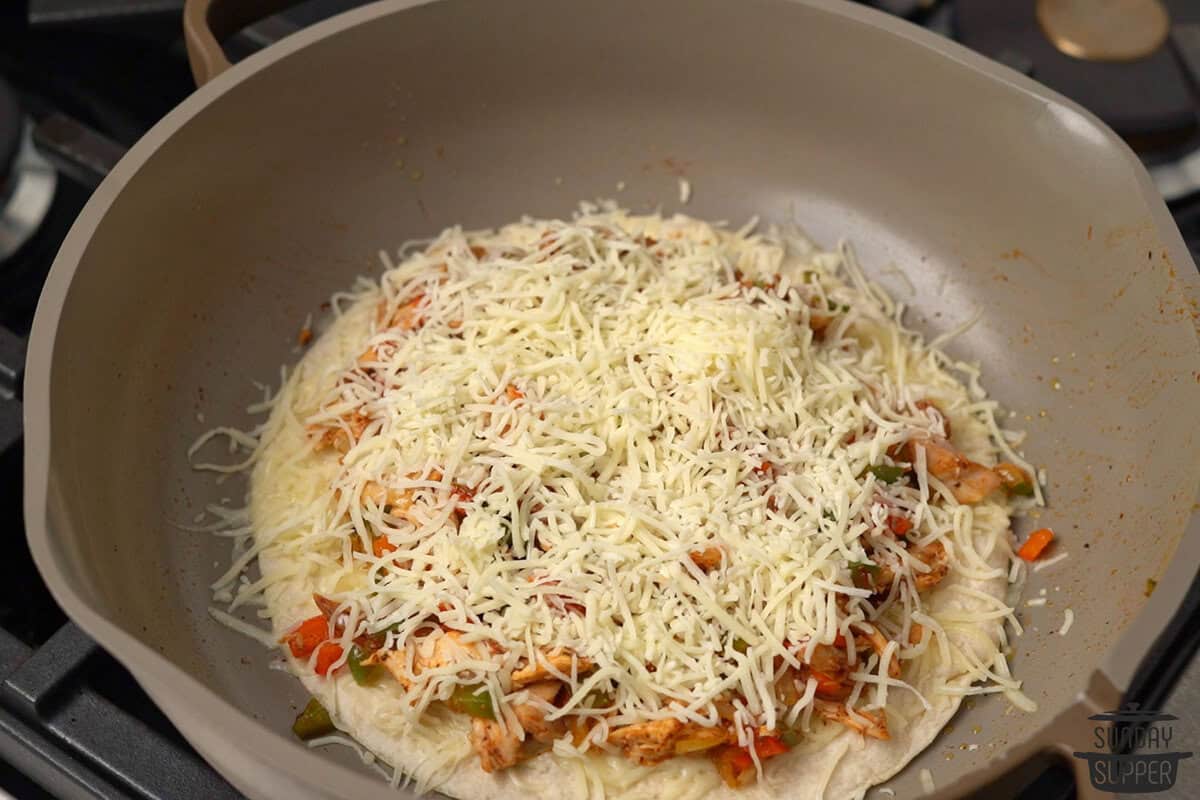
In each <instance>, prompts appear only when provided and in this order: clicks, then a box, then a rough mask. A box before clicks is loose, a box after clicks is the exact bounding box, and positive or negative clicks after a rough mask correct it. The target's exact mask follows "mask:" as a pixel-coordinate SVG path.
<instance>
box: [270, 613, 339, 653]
mask: <svg viewBox="0 0 1200 800" xmlns="http://www.w3.org/2000/svg"><path fill="white" fill-rule="evenodd" d="M328 638H329V622H328V620H326V619H325V617H324V616H322V615H320V614H318V615H317V616H315V617H309V618H308V619H306V620H304V621H303V622H301V623H300V624H299V625H297V626H296V627H295V628H293V629H292V630H291V631H289V632H288V633H287V635H285V636H284V637H283V639H281V640H280V641H281V642H283V643H284V644H286V645H287V646H288V647H289V648H290V649H291V651H292V655H293V656H295V657H296V658H308V657H309V656H310V655H312V652H313V650H316V649H317V645H319V644H321V642H323V641H325V640H326V639H328Z"/></svg>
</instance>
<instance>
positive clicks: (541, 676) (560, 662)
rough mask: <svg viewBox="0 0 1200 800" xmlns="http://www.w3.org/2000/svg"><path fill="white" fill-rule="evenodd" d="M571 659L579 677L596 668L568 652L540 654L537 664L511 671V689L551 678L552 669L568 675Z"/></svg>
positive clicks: (525, 665) (527, 664) (589, 662)
mask: <svg viewBox="0 0 1200 800" xmlns="http://www.w3.org/2000/svg"><path fill="white" fill-rule="evenodd" d="M572 659H574V661H575V665H576V672H577V674H579V675H583V674H584V673H587V672H591V671H592V670H593V669H595V668H596V665H595V664H593V663H592V662H591V661H588V660H587V659H586V658H583V657H581V656H577V655H575V654H574V653H571V652H570V651H568V650H556V651H554V652H552V653H546V652H542V653H539V654H538V657H537V663H535V664H529V663H526V664H524V665H522V666H520V667H518V668H517V669H515V670H513V674H512V688H514V689H520V688H521V687H522V686H528V685H529V684H531V683H536V682H538V681H544V680H546V679H547V678H553V677H554V675H553V674H552V673H551V672H550V668H553V669H554V670H555V671H556V672H558V673H560V674H566V675H570V674H571V662H572ZM547 663H548V664H549V668H548V667H547Z"/></svg>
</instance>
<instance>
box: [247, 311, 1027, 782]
mask: <svg viewBox="0 0 1200 800" xmlns="http://www.w3.org/2000/svg"><path fill="white" fill-rule="evenodd" d="M378 297H379V295H378V294H374V293H367V294H365V295H363V296H362V297H360V298H359V299H358V301H357V302H355V303H354V305H353V306H352V307H351V308H350V309H348V310H347V311H346V312H345V313H344V314H343V315H342V316H341V317H340V318H339V319H337V320H336V322H335V323H334V324H333V325H332V326H331V327H330V329H329V330H328V331H326V332H325V333H324V334H323V335H322V336H321V337H320V339H319V340H318V341H317V342H316V344H315V345H314V346H313V347H312V349H311V350H310V351H309V352H308V353H307V354H306V355H305V357H304V358H303V360H302V361H301V362H300V364H299V365H298V366H297V369H296V371H295V372H294V373H293V375H292V377H291V379H290V380H289V381H288V383H287V385H286V386H285V387H284V389H283V391H282V392H281V394H280V397H279V399H278V401H277V404H276V406H275V408H274V410H273V413H272V417H271V419H270V421H269V423H268V426H267V431H266V433H265V435H264V438H263V443H262V446H261V449H260V453H259V459H258V462H257V465H256V467H255V470H254V473H253V476H252V481H251V489H252V492H251V496H252V505H251V516H252V520H251V521H252V524H253V526H254V529H255V531H256V536H257V537H258V539H259V544H260V545H261V546H264V549H263V550H262V552H261V554H260V557H259V568H260V570H261V573H262V576H263V578H264V579H265V580H266V581H268V582H269V583H271V585H270V587H269V588H268V589H267V591H266V593H265V600H266V603H267V610H268V612H269V614H270V616H271V618H272V622H273V628H274V633H275V634H276V636H281V635H282V634H283V633H285V632H286V631H287V630H288V629H289V628H291V627H292V626H293V625H295V623H296V622H298V621H299V620H301V619H304V618H306V617H309V616H311V615H312V614H313V612H314V608H313V604H312V594H313V592H331V591H334V590H345V589H348V588H350V587H347V586H345V585H338V586H334V585H331V583H330V580H329V576H327V575H323V574H322V572H321V570H320V568H319V566H318V565H317V564H316V563H315V562H313V561H308V560H304V559H297V558H296V557H295V556H291V557H289V556H288V555H287V554H286V553H283V552H280V550H279V549H276V548H273V547H272V546H271V543H270V542H268V541H267V540H266V538H265V537H270V538H271V539H272V540H277V539H276V537H279V536H281V537H287V536H288V535H289V533H293V531H289V530H288V529H287V528H288V524H289V521H292V520H293V518H294V517H295V513H296V509H297V508H299V507H302V506H303V505H304V504H305V503H307V502H308V501H309V500H310V498H311V497H313V496H314V495H313V494H312V493H313V492H315V491H319V490H320V488H321V487H322V486H324V487H328V485H329V482H330V480H331V479H332V477H333V474H334V470H335V469H336V464H334V463H332V462H333V461H334V460H333V459H329V458H324V457H319V456H314V455H313V454H312V453H311V442H310V440H309V438H308V436H307V434H306V432H305V430H304V426H303V422H302V420H303V419H304V417H305V416H306V415H307V414H309V413H311V412H312V411H313V410H314V403H315V402H316V400H315V399H316V398H317V397H318V396H319V395H320V394H321V393H322V392H323V391H324V390H325V388H326V387H327V386H328V385H329V382H330V381H331V380H333V379H334V376H336V375H337V374H338V373H339V372H340V371H341V370H342V369H344V368H345V366H346V365H347V364H348V363H351V362H352V361H353V360H354V358H355V357H356V356H357V355H358V353H359V352H360V351H361V350H362V342H363V341H365V340H366V338H367V335H368V330H369V327H370V321H371V315H372V314H373V313H374V310H375V306H376V304H377V302H378ZM963 391H964V394H965V390H963ZM952 422H953V426H954V430H955V439H956V443H957V444H959V446H960V447H962V448H963V449H964V450H965V451H966V453H967V454H968V455H971V456H974V457H976V458H982V457H983V456H984V454H985V453H986V452H987V450H988V444H987V442H988V433H987V430H986V428H985V426H984V425H983V424H982V423H981V422H979V421H977V420H974V419H972V418H969V417H961V418H954V419H953V420H952ZM989 510H990V511H991V512H993V513H990V514H989V513H988V511H989ZM975 511H976V516H977V520H978V519H979V518H983V519H984V520H985V522H986V521H990V522H994V523H995V524H997V525H1003V526H1005V527H1007V516H1006V514H1005V512H1004V510H1003V509H1002V508H1001V507H999V506H996V507H992V508H990V509H989V507H988V505H987V504H981V505H980V506H977V507H976V509H975ZM976 524H977V525H979V524H980V523H979V522H977V523H976ZM281 531H282V532H281ZM1005 541H1008V539H1005ZM1008 555H1009V553H1008V548H996V550H995V551H994V552H992V553H991V554H990V555H989V565H990V566H995V567H1001V568H1003V567H1005V566H1006V562H1007V559H1008ZM956 584H957V585H960V586H963V587H969V588H971V589H975V590H977V591H979V592H982V593H983V594H985V595H987V596H989V597H994V598H998V599H1001V600H1002V599H1003V598H1004V597H1005V594H1006V592H1007V590H1008V583H1007V581H1006V579H1005V578H1003V577H999V578H995V579H992V580H986V581H982V580H974V579H969V578H965V577H963V576H962V575H960V574H958V573H957V572H955V571H952V572H951V574H950V576H949V577H948V578H947V579H946V580H945V581H943V582H942V584H940V585H939V587H938V588H937V589H936V590H934V591H933V592H931V593H929V595H927V597H926V607H927V610H928V611H929V612H930V613H931V615H932V616H934V617H935V618H936V617H937V616H938V613H939V612H941V611H945V610H950V609H954V610H956V611H959V612H966V613H969V612H973V611H980V610H983V609H985V608H988V607H989V605H988V603H986V602H985V601H984V600H981V599H977V598H972V597H970V596H969V595H968V594H967V593H963V592H955V591H953V590H952V587H953V586H954V585H956ZM949 636H950V638H951V639H952V640H953V641H954V642H955V643H956V644H957V645H958V646H959V647H962V648H964V649H968V648H969V649H970V650H971V651H972V652H974V654H975V660H976V661H977V662H982V663H986V664H989V665H990V663H991V660H992V656H993V654H994V653H995V652H996V651H997V649H998V648H999V643H1000V639H1001V636H1002V622H998V621H989V622H983V623H972V624H971V625H970V626H959V627H956V628H954V629H952V630H950V632H949ZM936 649H937V648H936V647H935V646H934V645H932V644H931V646H930V648H929V652H928V653H927V655H926V658H924V659H922V660H918V661H916V662H912V663H915V664H917V665H918V667H917V669H918V671H919V673H920V674H919V675H918V676H917V677H916V678H912V677H911V676H909V675H906V678H908V679H910V680H911V681H912V682H913V683H914V686H915V688H916V689H918V690H919V691H920V692H921V694H922V695H923V696H924V697H925V698H926V699H927V700H928V702H929V703H930V706H931V707H930V708H929V709H928V710H925V711H922V706H921V705H920V703H919V701H918V700H917V699H916V698H915V697H914V695H913V694H912V693H911V692H908V691H906V690H904V689H900V688H897V687H893V688H891V689H890V690H889V701H888V709H889V723H890V726H891V733H892V738H891V739H890V740H889V741H879V740H876V739H865V738H864V737H862V736H860V735H859V734H857V733H854V732H852V731H850V730H848V729H844V728H841V726H837V727H836V728H835V729H830V728H828V727H827V728H826V731H825V737H826V738H828V741H826V742H824V743H823V745H821V746H819V747H817V748H816V749H815V750H812V751H811V752H805V747H804V746H803V745H802V746H801V747H799V748H797V749H796V750H793V751H791V752H789V753H787V754H784V755H782V756H779V757H776V758H774V759H771V760H770V761H769V762H767V763H766V764H765V765H764V769H765V781H763V782H761V783H758V784H755V785H752V786H749V787H745V788H741V789H730V788H729V787H727V786H725V785H724V784H723V783H722V782H721V780H720V779H719V777H718V776H717V773H716V770H714V769H713V768H712V765H711V763H710V762H709V761H708V760H707V759H706V758H704V757H702V756H700V757H680V758H674V759H671V760H669V761H667V762H665V763H663V764H659V765H657V766H654V767H639V766H637V765H635V764H633V763H632V762H629V761H627V760H626V759H624V758H622V757H620V756H616V755H608V754H600V755H589V756H586V757H583V758H579V757H570V756H560V755H558V754H557V753H553V752H552V753H546V754H543V755H541V756H538V757H537V758H534V759H532V760H530V761H528V762H525V763H524V764H521V765H519V766H517V767H515V768H513V769H510V770H507V771H504V772H500V773H495V774H488V773H485V772H484V771H483V770H482V769H481V768H480V767H479V761H478V758H477V757H476V756H475V755H474V753H473V752H472V751H471V748H470V745H469V744H468V741H467V735H466V734H467V730H468V729H469V723H468V720H467V718H466V717H463V716H462V715H456V714H452V713H449V712H446V711H444V710H437V709H436V708H435V710H433V711H431V712H430V714H429V715H427V717H426V718H425V719H423V720H422V722H421V724H420V725H417V726H411V725H406V724H405V722H404V718H403V716H402V713H401V699H400V698H401V692H400V691H399V688H398V687H397V686H395V685H393V684H392V683H391V682H390V681H386V680H384V681H380V682H379V684H378V685H376V686H370V687H364V686H359V685H357V684H356V683H355V682H354V680H353V679H352V678H351V677H350V676H349V675H347V674H345V673H346V671H345V670H342V671H341V673H340V674H337V675H336V676H334V677H331V678H321V677H318V676H316V675H315V674H313V673H312V672H311V671H309V670H308V668H307V666H306V665H305V664H303V663H299V662H296V661H294V660H291V659H290V656H289V660H290V661H291V668H292V671H293V672H294V673H295V674H296V675H297V676H298V677H299V678H300V679H301V681H303V683H304V685H305V687H306V688H307V689H308V690H309V692H311V693H312V694H313V696H315V697H316V698H317V699H318V700H320V701H321V703H322V704H323V705H324V706H325V707H326V708H327V709H328V710H329V711H330V713H331V715H332V717H333V719H334V720H335V722H336V724H337V726H338V728H339V729H340V730H342V731H344V732H345V733H347V734H349V735H350V736H351V737H353V738H354V739H356V740H357V741H358V742H359V743H360V744H362V745H363V746H364V747H366V748H367V749H368V750H370V751H371V752H372V753H374V754H375V755H376V756H377V757H379V758H381V759H382V760H383V761H386V762H387V763H388V764H391V765H392V766H393V767H395V768H396V769H397V770H398V771H399V772H401V773H403V774H404V775H406V776H411V777H412V778H413V779H414V780H415V781H416V785H417V787H418V788H429V789H434V790H438V791H441V792H444V793H445V794H448V795H451V796H453V797H458V798H462V799H463V800H485V799H486V800H527V798H528V797H529V796H530V795H531V794H538V795H546V796H554V797H561V798H564V800H568V799H573V798H581V799H582V798H589V797H594V796H597V790H598V789H602V790H603V793H604V794H603V796H607V797H610V798H654V797H669V798H689V797H696V798H699V797H704V798H714V799H717V798H720V799H725V798H728V800H734V799H735V798H736V799H737V800H759V799H760V798H771V797H787V796H792V797H803V798H822V797H823V798H826V800H840V799H841V798H848V797H856V796H861V795H862V793H863V792H864V791H865V790H866V789H868V788H870V787H871V786H873V785H875V784H878V783H880V782H882V781H885V780H887V779H888V778H890V777H891V776H893V775H895V774H896V773H897V772H899V771H900V770H901V769H902V768H903V767H904V766H905V765H906V764H907V763H908V762H909V761H911V760H912V759H913V758H914V757H915V756H916V755H917V754H918V753H920V752H921V751H922V750H923V749H925V747H927V746H928V745H929V743H930V742H932V741H933V739H934V738H935V737H936V736H937V734H938V733H939V732H940V731H941V729H942V727H943V726H945V724H946V723H947V722H948V721H949V719H950V718H951V717H952V716H953V715H954V713H955V711H956V710H957V709H958V706H959V703H960V702H961V701H962V697H961V695H947V694H939V693H938V692H937V689H938V688H939V687H942V686H946V685H957V686H964V685H966V684H968V683H969V680H968V679H967V678H966V677H965V676H963V675H961V674H955V671H954V670H953V669H952V668H951V667H950V666H948V665H945V664H940V663H937V662H938V659H936V658H935V657H933V655H932V654H933V653H934V651H935V650H936ZM894 711H899V712H900V713H901V714H902V715H903V716H898V715H896V714H894V713H893V712H894ZM905 716H906V717H909V720H908V723H907V724H904V717H905ZM835 731H836V732H835Z"/></svg>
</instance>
